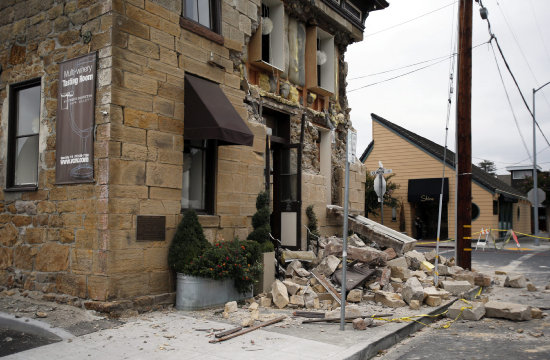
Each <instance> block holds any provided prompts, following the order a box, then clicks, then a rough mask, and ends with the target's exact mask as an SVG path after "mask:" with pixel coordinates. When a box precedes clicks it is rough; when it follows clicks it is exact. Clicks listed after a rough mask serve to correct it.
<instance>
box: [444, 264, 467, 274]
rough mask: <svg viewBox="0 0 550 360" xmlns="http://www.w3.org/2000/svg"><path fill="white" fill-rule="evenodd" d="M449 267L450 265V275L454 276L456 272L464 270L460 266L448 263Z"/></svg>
mask: <svg viewBox="0 0 550 360" xmlns="http://www.w3.org/2000/svg"><path fill="white" fill-rule="evenodd" d="M447 267H448V271H449V275H451V276H453V275H455V274H458V273H459V272H461V271H463V270H464V269H463V268H461V267H460V266H456V265H453V266H449V265H447Z"/></svg>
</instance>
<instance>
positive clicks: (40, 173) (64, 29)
mask: <svg viewBox="0 0 550 360" xmlns="http://www.w3.org/2000/svg"><path fill="white" fill-rule="evenodd" d="M387 6H388V4H387V2H385V1H383V0H369V1H359V0H349V1H344V0H341V1H335V0H322V1H316V2H310V1H297V0H294V1H277V0H264V1H262V0H239V1H236V0H235V1H232V0H209V1H192V0H187V1H181V0H102V1H87V0H72V1H60V0H41V1H37V0H26V1H15V0H7V1H2V2H1V3H0V114H1V125H0V139H1V140H0V186H1V188H2V191H0V285H2V286H7V287H14V286H17V287H22V288H25V289H29V290H39V291H43V292H50V293H62V294H69V295H72V296H76V297H80V298H88V299H93V300H99V301H105V300H110V299H131V298H137V297H143V296H149V297H152V298H153V300H151V299H149V300H147V301H157V302H162V301H169V299H170V294H171V293H172V292H173V282H174V279H173V274H172V273H171V271H170V270H169V269H168V266H167V251H168V247H169V244H170V241H171V239H172V236H173V234H174V232H175V228H176V226H177V224H178V222H179V220H180V218H181V213H182V211H183V210H185V209H189V208H193V209H196V210H197V211H198V212H199V213H200V216H199V217H200V221H201V223H202V225H203V227H204V229H205V234H206V236H207V238H208V239H209V240H210V241H214V240H217V239H227V240H229V239H232V238H234V237H239V238H241V239H243V238H246V236H247V235H248V233H249V232H250V231H251V228H252V227H251V217H252V215H253V213H254V212H255V200H256V196H257V195H258V193H259V192H261V191H263V190H266V189H269V192H270V196H271V202H272V209H273V220H272V228H273V233H274V235H275V236H276V237H278V238H280V239H281V240H282V243H283V245H285V246H286V247H288V248H294V249H303V248H304V247H305V235H306V234H305V230H304V224H305V222H304V220H305V208H306V207H307V206H308V205H313V206H314V209H315V212H316V214H317V217H318V218H319V225H320V229H321V232H323V233H325V234H333V233H335V232H339V231H341V228H340V227H339V226H338V225H337V222H335V221H332V220H329V219H327V217H326V206H327V204H335V205H342V202H343V194H344V184H343V182H344V181H343V179H344V176H343V174H344V153H345V138H346V132H347V129H349V128H350V127H351V123H350V119H349V108H348V104H347V100H346V93H345V83H346V80H345V78H346V64H345V62H344V53H345V51H346V47H347V46H348V45H349V44H350V43H352V42H356V41H361V40H362V32H363V29H364V22H365V19H366V18H367V16H368V14H369V12H370V11H374V10H379V9H383V8H385V7H387ZM266 169H267V170H266ZM364 177H365V170H364V166H363V165H361V164H355V165H353V166H352V171H351V177H350V179H351V180H350V206H351V209H354V210H357V211H359V212H360V211H361V210H362V209H363V206H364V205H363V203H364V195H363V193H364Z"/></svg>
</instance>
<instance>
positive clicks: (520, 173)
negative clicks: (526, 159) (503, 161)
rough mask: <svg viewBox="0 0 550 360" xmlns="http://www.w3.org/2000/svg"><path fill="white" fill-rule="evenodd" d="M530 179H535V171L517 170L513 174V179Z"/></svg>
mask: <svg viewBox="0 0 550 360" xmlns="http://www.w3.org/2000/svg"><path fill="white" fill-rule="evenodd" d="M528 177H533V170H515V171H513V172H512V179H514V180H521V179H525V178H528Z"/></svg>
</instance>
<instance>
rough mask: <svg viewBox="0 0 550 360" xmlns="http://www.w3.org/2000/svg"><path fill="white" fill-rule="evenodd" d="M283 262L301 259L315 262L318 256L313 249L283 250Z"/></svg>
mask: <svg viewBox="0 0 550 360" xmlns="http://www.w3.org/2000/svg"><path fill="white" fill-rule="evenodd" d="M282 259H283V262H285V263H286V262H291V261H293V260H300V261H306V262H315V260H317V256H315V253H314V252H313V251H292V250H283V255H282Z"/></svg>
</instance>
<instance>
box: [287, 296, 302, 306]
mask: <svg viewBox="0 0 550 360" xmlns="http://www.w3.org/2000/svg"><path fill="white" fill-rule="evenodd" d="M290 303H291V304H292V305H298V306H305V305H306V302H305V300H304V296H303V295H291V296H290Z"/></svg>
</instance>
